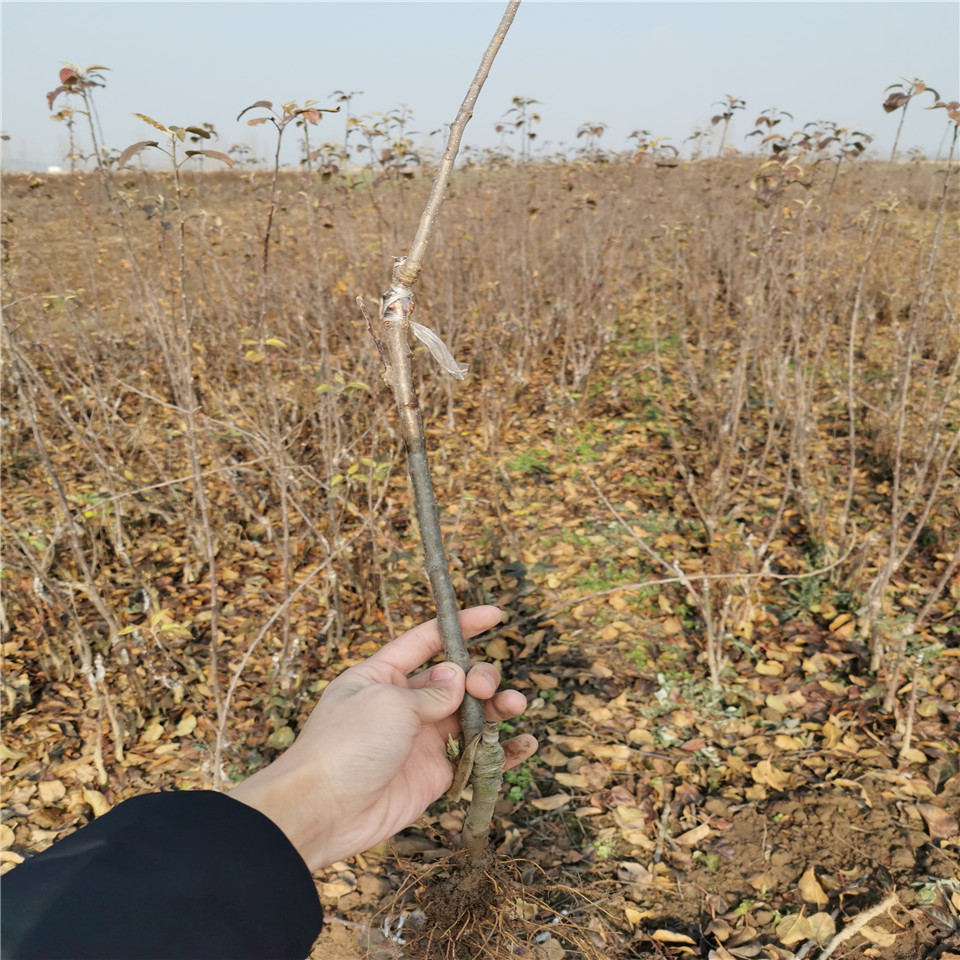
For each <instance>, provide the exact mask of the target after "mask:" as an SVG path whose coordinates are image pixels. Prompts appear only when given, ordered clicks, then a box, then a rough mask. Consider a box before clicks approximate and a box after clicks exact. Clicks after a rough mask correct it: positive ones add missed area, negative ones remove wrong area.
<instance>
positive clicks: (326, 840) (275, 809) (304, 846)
mask: <svg viewBox="0 0 960 960" xmlns="http://www.w3.org/2000/svg"><path fill="white" fill-rule="evenodd" d="M282 760H283V758H280V759H279V760H277V761H275V762H274V763H272V764H271V765H270V766H269V767H267V768H266V769H264V770H260V771H258V772H257V773H255V774H253V776H251V777H248V778H247V779H246V780H244V781H243V782H242V783H240V784H238V785H237V786H236V787H234V788H233V789H232V790H231V791H230V793H229V796H231V797H232V798H233V799H234V800H239V801H240V802H241V803H245V804H246V805H247V806H249V807H253V808H254V809H255V810H259V811H260V813H262V814H263V815H264V816H265V817H267V818H268V819H270V820H272V821H273V823H274V824H275V825H276V826H277V827H279V828H280V830H281V831H282V832H283V834H284V836H285V837H286V838H287V839H288V840H289V841H290V843H291V844H292V845H293V846H294V848H295V849H296V850H297V852H298V853H299V854H300V856H301V857H302V858H303V861H304V863H306V865H307V867H308V868H309V869H310V871H311V873H312V872H314V871H316V870H319V869H320V868H321V867H325V866H328V865H329V864H330V863H333V862H334V861H335V860H337V859H338V856H337V855H336V853H335V852H334V851H333V850H332V848H331V841H332V840H334V839H335V836H334V831H333V819H334V816H335V811H333V810H332V805H331V804H330V803H329V802H327V798H325V797H324V796H323V791H322V790H318V789H317V784H316V782H313V783H310V784H306V783H301V782H297V780H298V778H297V777H296V772H295V771H290V770H286V769H284V766H285V765H284V764H283V763H282Z"/></svg>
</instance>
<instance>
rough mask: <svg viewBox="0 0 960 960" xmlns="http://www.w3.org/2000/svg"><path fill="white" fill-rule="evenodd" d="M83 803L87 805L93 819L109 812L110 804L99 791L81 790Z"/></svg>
mask: <svg viewBox="0 0 960 960" xmlns="http://www.w3.org/2000/svg"><path fill="white" fill-rule="evenodd" d="M83 802H84V803H89V804H90V807H91V808H92V810H93V815H94V816H95V817H102V816H103V815H104V814H105V813H108V812H109V810H110V804H109V803H108V802H107V798H106V797H105V796H104V795H103V794H102V793H101V792H100V791H99V790H88V789H87V788H86V787H84V788H83Z"/></svg>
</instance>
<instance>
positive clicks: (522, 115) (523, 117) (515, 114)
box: [503, 96, 540, 162]
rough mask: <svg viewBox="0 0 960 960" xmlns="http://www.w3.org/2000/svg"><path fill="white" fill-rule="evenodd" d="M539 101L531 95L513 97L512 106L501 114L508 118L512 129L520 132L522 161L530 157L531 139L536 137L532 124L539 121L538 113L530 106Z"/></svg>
mask: <svg viewBox="0 0 960 960" xmlns="http://www.w3.org/2000/svg"><path fill="white" fill-rule="evenodd" d="M539 102H540V101H539V100H534V99H533V97H520V96H517V97H514V98H513V106H512V107H511V108H510V109H509V110H508V111H507V112H506V113H505V114H504V115H503V116H504V118H505V119H507V118H509V122H510V123H512V125H513V129H514V130H516V131H517V132H518V133H519V134H520V137H521V140H520V159H521V160H522V161H524V162H526V161H527V160H529V159H530V149H531V147H532V145H533V141H534V140H536V139H537V131H536V130H534V126H535V125H536V124H538V123H539V122H540V114H539V113H536V112H534V111H533V110H531V109H530V107H532V106H533V105H534V104H535V103H539Z"/></svg>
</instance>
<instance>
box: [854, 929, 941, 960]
mask: <svg viewBox="0 0 960 960" xmlns="http://www.w3.org/2000/svg"><path fill="white" fill-rule="evenodd" d="M858 932H859V933H860V935H861V936H864V937H866V938H867V939H868V940H869V941H870V942H871V943H874V944H876V945H877V946H878V947H892V946H893V944H894V942H895V941H896V939H897V937H896V935H895V934H893V933H887V931H886V930H878V929H877V928H876V927H871V926H870V925H869V924H868V925H867V926H865V927H861V928H860V930H859V931H858ZM943 956H944V957H945V958H946V957H948V956H949V954H946V953H945V954H943Z"/></svg>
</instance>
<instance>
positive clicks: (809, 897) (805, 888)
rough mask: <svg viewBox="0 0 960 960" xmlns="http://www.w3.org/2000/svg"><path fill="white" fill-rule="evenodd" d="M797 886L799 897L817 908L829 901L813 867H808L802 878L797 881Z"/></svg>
mask: <svg viewBox="0 0 960 960" xmlns="http://www.w3.org/2000/svg"><path fill="white" fill-rule="evenodd" d="M797 886H798V887H799V888H800V896H801V897H803V899H804V900H806V901H807V903H814V904H816V905H817V906H818V907H822V906H824V905H825V904H826V903H827V901H828V900H829V899H830V898H829V897H828V896H827V894H826V893H825V892H824V889H823V887H821V886H820V881H819V880H817V875H816V873H814V870H813V867H808V868H807V869H806V870H805V871H804V873H803V876H802V877H801V878H800V879H799V880H798V881H797Z"/></svg>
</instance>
